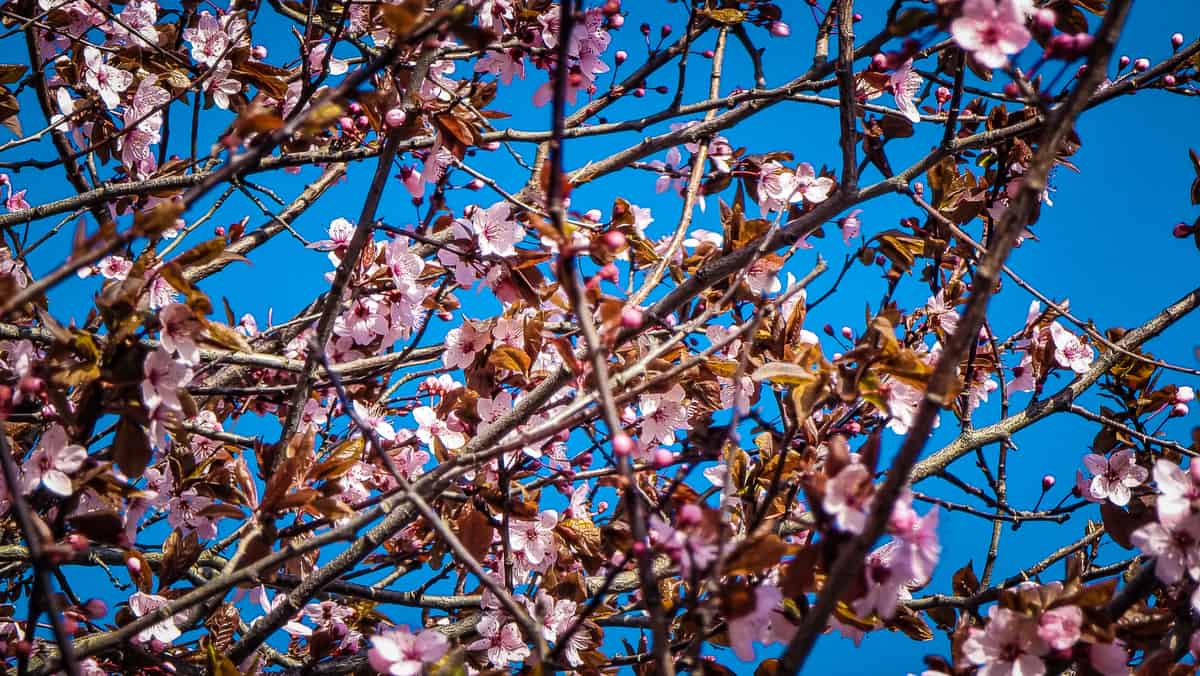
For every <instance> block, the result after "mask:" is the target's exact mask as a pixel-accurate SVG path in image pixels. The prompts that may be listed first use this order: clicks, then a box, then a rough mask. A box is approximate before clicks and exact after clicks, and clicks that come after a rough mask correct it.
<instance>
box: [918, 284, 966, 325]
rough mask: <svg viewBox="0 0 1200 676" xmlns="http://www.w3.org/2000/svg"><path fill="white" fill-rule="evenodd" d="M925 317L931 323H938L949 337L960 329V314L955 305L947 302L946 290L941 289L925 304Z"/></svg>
mask: <svg viewBox="0 0 1200 676" xmlns="http://www.w3.org/2000/svg"><path fill="white" fill-rule="evenodd" d="M925 316H926V317H928V318H929V321H930V322H936V324H937V326H938V327H939V328H941V329H942V331H944V332H945V334H946V335H947V336H951V335H954V330H955V329H957V328H958V320H959V316H958V312H957V311H956V310H955V309H954V305H953V304H951V303H947V302H946V290H945V289H939V290H938V292H937V294H936V295H934V297H933V298H930V299H929V300H928V301H926V302H925Z"/></svg>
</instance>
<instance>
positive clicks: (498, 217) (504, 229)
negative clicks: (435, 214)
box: [464, 202, 525, 256]
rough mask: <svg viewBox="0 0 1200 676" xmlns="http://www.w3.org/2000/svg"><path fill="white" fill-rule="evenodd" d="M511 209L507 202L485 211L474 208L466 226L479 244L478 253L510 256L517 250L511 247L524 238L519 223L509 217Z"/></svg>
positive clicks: (496, 204) (523, 232)
mask: <svg viewBox="0 0 1200 676" xmlns="http://www.w3.org/2000/svg"><path fill="white" fill-rule="evenodd" d="M511 213H512V208H511V207H509V205H508V203H507V202H497V203H495V204H493V205H492V206H490V207H488V208H487V209H480V208H479V207H474V208H472V209H471V213H470V215H469V216H468V218H467V219H466V222H465V223H464V225H467V226H468V227H469V228H470V229H471V230H472V231H473V232H474V233H475V236H476V238H477V241H478V242H479V253H481V254H482V255H484V256H492V255H495V256H512V255H514V254H516V252H517V250H516V248H515V247H514V246H513V245H515V244H516V243H517V242H520V241H521V239H522V238H524V236H525V231H524V229H523V228H522V227H521V224H520V223H517V222H516V221H515V220H513V219H512V217H511Z"/></svg>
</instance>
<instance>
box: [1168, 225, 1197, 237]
mask: <svg viewBox="0 0 1200 676" xmlns="http://www.w3.org/2000/svg"><path fill="white" fill-rule="evenodd" d="M1193 230H1194V228H1192V226H1190V225H1188V224H1187V223H1183V222H1179V223H1176V224H1175V228H1174V229H1172V230H1171V234H1172V235H1175V236H1176V237H1178V238H1179V239H1185V238H1187V237H1191V236H1192V231H1193Z"/></svg>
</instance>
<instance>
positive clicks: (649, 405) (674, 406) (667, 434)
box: [638, 383, 691, 446]
mask: <svg viewBox="0 0 1200 676" xmlns="http://www.w3.org/2000/svg"><path fill="white" fill-rule="evenodd" d="M683 398H684V391H683V386H681V385H679V384H678V383H677V384H675V385H674V386H673V387H672V388H671V389H670V390H667V391H666V392H664V393H662V394H643V395H641V396H640V397H639V398H638V407H639V408H640V409H641V411H642V442H643V443H645V444H647V445H650V444H653V443H655V442H658V443H661V444H663V445H666V446H669V445H671V444H673V443H675V431H676V430H680V429H691V426H690V425H689V424H688V416H689V413H688V408H687V406H686V405H684V403H683Z"/></svg>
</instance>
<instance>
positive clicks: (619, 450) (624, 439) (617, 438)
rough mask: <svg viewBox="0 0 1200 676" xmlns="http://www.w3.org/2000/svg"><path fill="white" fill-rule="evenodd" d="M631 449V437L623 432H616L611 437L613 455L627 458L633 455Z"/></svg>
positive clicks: (632, 444)
mask: <svg viewBox="0 0 1200 676" xmlns="http://www.w3.org/2000/svg"><path fill="white" fill-rule="evenodd" d="M633 447H634V442H633V437H631V436H629V435H628V434H625V433H624V432H617V433H616V434H614V435H613V438H612V449H613V453H615V454H616V455H617V457H618V458H625V457H628V456H629V455H630V454H632V453H633Z"/></svg>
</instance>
